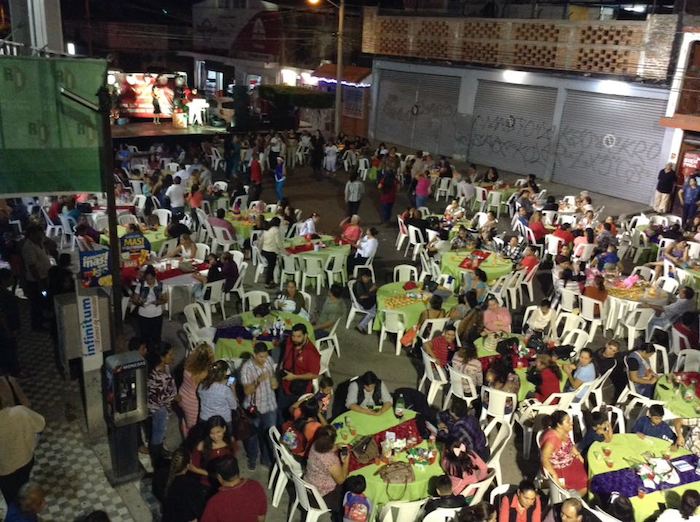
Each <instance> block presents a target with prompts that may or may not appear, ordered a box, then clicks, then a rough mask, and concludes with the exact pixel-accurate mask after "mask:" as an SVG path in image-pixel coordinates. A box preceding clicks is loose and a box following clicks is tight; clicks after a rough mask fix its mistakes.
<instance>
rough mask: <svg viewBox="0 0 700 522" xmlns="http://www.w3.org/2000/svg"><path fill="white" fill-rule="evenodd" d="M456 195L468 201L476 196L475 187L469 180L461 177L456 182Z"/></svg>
mask: <svg viewBox="0 0 700 522" xmlns="http://www.w3.org/2000/svg"><path fill="white" fill-rule="evenodd" d="M457 196H459V197H463V198H466V199H467V201H469V200H470V199H474V197H475V196H476V189H475V188H474V185H472V184H471V183H469V181H467V180H464V179H463V180H462V181H460V182H459V183H457Z"/></svg>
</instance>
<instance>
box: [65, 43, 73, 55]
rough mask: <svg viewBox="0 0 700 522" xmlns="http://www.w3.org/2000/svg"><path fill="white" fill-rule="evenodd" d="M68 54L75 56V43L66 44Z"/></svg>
mask: <svg viewBox="0 0 700 522" xmlns="http://www.w3.org/2000/svg"><path fill="white" fill-rule="evenodd" d="M66 52H67V53H68V54H70V55H74V54H75V44H74V43H73V42H68V43H67V44H66Z"/></svg>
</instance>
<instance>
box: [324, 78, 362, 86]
mask: <svg viewBox="0 0 700 522" xmlns="http://www.w3.org/2000/svg"><path fill="white" fill-rule="evenodd" d="M317 79H318V81H319V82H325V83H338V82H337V80H336V79H335V78H317ZM341 83H342V84H343V85H345V86H346V87H360V88H365V87H372V84H371V83H362V82H360V83H353V82H346V81H345V80H343V81H342V82H341Z"/></svg>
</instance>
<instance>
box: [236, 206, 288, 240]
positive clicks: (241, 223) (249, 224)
mask: <svg viewBox="0 0 700 522" xmlns="http://www.w3.org/2000/svg"><path fill="white" fill-rule="evenodd" d="M276 215H277V214H275V213H274V212H268V213H266V214H263V216H265V219H266V220H270V219H272V218H273V217H275V216H276ZM225 219H226V221H228V222H229V223H231V225H233V229H234V230H235V231H236V237H237V238H240V239H250V233H251V232H252V231H253V227H254V226H255V221H252V220H250V219H248V212H241V214H240V215H238V216H236V215H234V214H233V212H227V213H226V217H225Z"/></svg>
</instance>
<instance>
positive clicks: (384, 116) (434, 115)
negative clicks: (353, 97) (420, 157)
mask: <svg viewBox="0 0 700 522" xmlns="http://www.w3.org/2000/svg"><path fill="white" fill-rule="evenodd" d="M460 82H461V79H460V78H459V77H457V76H440V75H433V74H417V73H405V72H399V71H388V70H381V71H380V74H379V93H378V96H377V113H376V118H375V132H374V135H375V139H376V140H378V141H385V142H388V143H394V144H397V145H402V146H404V147H408V148H410V149H416V150H418V149H420V150H426V151H429V152H431V153H433V154H445V155H452V154H453V153H454V152H455V150H454V149H455V132H456V129H455V122H456V116H457V103H458V101H459V88H460Z"/></svg>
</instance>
